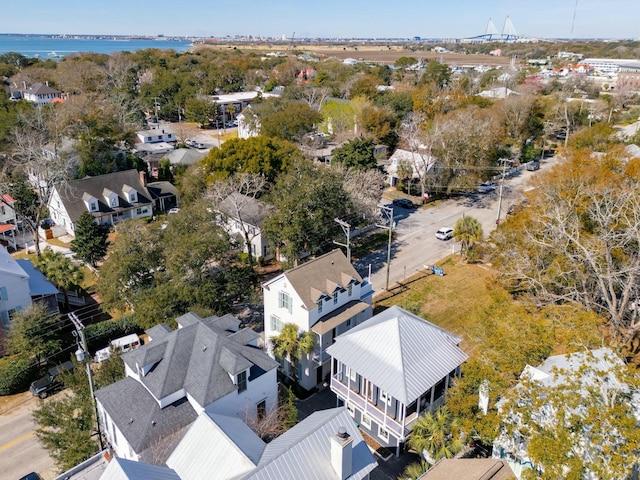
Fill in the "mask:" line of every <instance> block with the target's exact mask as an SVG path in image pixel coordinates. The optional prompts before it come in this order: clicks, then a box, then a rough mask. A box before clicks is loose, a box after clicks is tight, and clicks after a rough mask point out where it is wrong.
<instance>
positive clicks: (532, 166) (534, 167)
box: [527, 160, 540, 172]
mask: <svg viewBox="0 0 640 480" xmlns="http://www.w3.org/2000/svg"><path fill="white" fill-rule="evenodd" d="M527 170H528V171H530V172H535V171H536V170H540V162H538V161H537V160H534V161H533V162H529V163H527Z"/></svg>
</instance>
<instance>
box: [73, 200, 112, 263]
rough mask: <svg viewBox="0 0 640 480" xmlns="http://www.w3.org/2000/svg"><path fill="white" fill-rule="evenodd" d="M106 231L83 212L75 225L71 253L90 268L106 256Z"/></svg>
mask: <svg viewBox="0 0 640 480" xmlns="http://www.w3.org/2000/svg"><path fill="white" fill-rule="evenodd" d="M108 245H109V242H108V241H107V232H106V230H105V229H104V228H103V227H101V226H100V225H97V224H96V223H95V222H94V221H93V216H92V215H91V214H90V213H88V212H84V213H83V214H82V215H80V218H79V219H78V223H77V225H76V238H75V240H73V241H72V242H71V251H72V252H74V253H75V254H76V256H77V257H78V258H80V259H82V260H84V261H85V262H87V263H89V264H90V265H91V266H92V267H95V266H96V264H97V263H98V262H99V261H100V260H102V259H103V258H104V256H105V255H106V254H107V247H108Z"/></svg>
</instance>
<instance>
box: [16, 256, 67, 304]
mask: <svg viewBox="0 0 640 480" xmlns="http://www.w3.org/2000/svg"><path fill="white" fill-rule="evenodd" d="M16 262H18V265H20V266H21V267H22V269H23V270H24V271H25V273H26V274H27V275H28V276H29V295H31V296H32V297H41V296H46V295H57V294H58V289H57V288H56V287H55V285H54V284H53V283H51V282H50V281H49V280H47V277H45V276H44V274H43V273H42V272H41V271H40V270H38V269H37V268H36V267H35V266H34V265H33V263H31V261H30V260H23V259H20V260H16Z"/></svg>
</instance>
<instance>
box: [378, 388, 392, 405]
mask: <svg viewBox="0 0 640 480" xmlns="http://www.w3.org/2000/svg"><path fill="white" fill-rule="evenodd" d="M380 400H382V401H383V402H386V403H387V405H391V395H389V394H388V393H387V392H385V391H384V390H382V389H380Z"/></svg>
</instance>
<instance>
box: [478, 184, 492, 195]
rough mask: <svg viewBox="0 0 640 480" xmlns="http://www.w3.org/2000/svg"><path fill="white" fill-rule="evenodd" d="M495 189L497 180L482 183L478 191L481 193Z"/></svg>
mask: <svg viewBox="0 0 640 480" xmlns="http://www.w3.org/2000/svg"><path fill="white" fill-rule="evenodd" d="M495 189H496V183H495V182H482V183H481V184H480V185H478V192H480V193H489V192H493V191H494V190H495Z"/></svg>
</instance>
